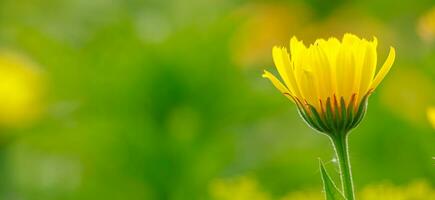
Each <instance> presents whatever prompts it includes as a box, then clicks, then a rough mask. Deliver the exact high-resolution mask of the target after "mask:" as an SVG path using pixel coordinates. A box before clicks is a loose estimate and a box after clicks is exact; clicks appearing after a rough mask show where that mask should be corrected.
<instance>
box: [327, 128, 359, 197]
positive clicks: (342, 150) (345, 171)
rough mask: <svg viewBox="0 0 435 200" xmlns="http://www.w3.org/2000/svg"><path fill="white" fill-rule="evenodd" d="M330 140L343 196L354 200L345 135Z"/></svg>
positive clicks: (338, 135)
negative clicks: (336, 162)
mask: <svg viewBox="0 0 435 200" xmlns="http://www.w3.org/2000/svg"><path fill="white" fill-rule="evenodd" d="M331 139H332V143H333V145H334V148H335V153H336V154H337V159H338V162H339V167H340V179H341V186H342V190H343V193H344V196H345V197H346V199H348V200H354V199H355V194H354V189H353V181H352V171H351V166H350V160H349V151H348V144H347V134H346V133H345V134H337V136H334V137H331Z"/></svg>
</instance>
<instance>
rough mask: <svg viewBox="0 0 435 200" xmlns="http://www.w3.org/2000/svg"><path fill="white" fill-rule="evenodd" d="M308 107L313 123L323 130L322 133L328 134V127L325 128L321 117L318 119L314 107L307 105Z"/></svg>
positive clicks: (318, 116)
mask: <svg viewBox="0 0 435 200" xmlns="http://www.w3.org/2000/svg"><path fill="white" fill-rule="evenodd" d="M308 107H309V108H310V112H311V114H312V116H313V121H314V122H315V123H316V124H317V125H319V127H320V128H321V129H323V131H322V132H324V133H330V132H331V131H330V130H329V129H328V127H327V126H326V124H325V122H323V120H322V117H320V115H319V113H318V112H317V110H316V108H314V106H312V105H310V104H308Z"/></svg>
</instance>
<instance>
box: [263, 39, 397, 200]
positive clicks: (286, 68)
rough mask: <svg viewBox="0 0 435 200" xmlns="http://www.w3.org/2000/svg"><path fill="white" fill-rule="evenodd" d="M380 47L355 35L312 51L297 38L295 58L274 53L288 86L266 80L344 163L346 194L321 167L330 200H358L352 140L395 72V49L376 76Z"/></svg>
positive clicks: (279, 50) (293, 50)
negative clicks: (378, 92) (386, 79)
mask: <svg viewBox="0 0 435 200" xmlns="http://www.w3.org/2000/svg"><path fill="white" fill-rule="evenodd" d="M376 47H377V39H376V38H373V40H372V41H368V40H365V39H360V38H358V37H357V36H355V35H352V34H345V35H344V36H343V39H342V40H341V41H339V40H338V39H336V38H329V39H328V40H324V39H318V40H316V42H315V43H314V44H311V45H310V46H309V47H306V46H305V45H304V44H303V42H302V41H299V40H298V39H296V37H293V38H292V39H291V40H290V54H291V56H290V55H289V52H288V51H287V49H286V48H281V47H274V48H273V60H274V62H275V65H276V68H277V70H278V73H279V74H280V75H281V78H282V80H283V81H284V83H282V82H281V81H280V80H278V79H277V78H276V77H275V76H274V75H272V74H271V73H269V72H268V71H264V74H263V77H265V78H268V79H270V81H271V82H272V83H273V85H275V87H276V88H278V90H279V91H281V93H282V94H284V95H285V96H287V97H288V98H289V99H291V100H292V101H293V102H295V103H296V105H297V107H298V110H299V113H300V115H301V116H302V118H303V119H304V120H305V121H306V122H307V124H308V125H309V126H311V127H312V128H314V129H316V130H318V131H320V132H323V133H325V134H326V135H327V136H329V138H330V139H331V141H332V143H333V145H334V148H335V152H336V156H337V159H338V161H339V167H340V178H341V182H342V191H339V190H338V189H337V188H336V187H335V185H334V184H333V182H332V180H331V179H330V178H329V176H328V174H327V173H326V170H325V169H324V167H323V164H322V162H320V166H321V169H322V170H321V174H322V179H323V183H324V190H325V195H326V196H327V199H328V198H329V197H330V196H331V195H332V196H342V198H339V199H344V198H346V199H347V200H354V199H355V194H354V189H353V181H352V173H351V167H350V160H349V153H348V145H347V135H348V132H349V131H350V130H351V129H353V128H355V127H356V126H357V125H358V124H359V123H360V122H361V120H362V118H363V117H364V114H365V112H366V109H367V99H368V97H369V96H370V94H371V93H372V92H373V90H375V89H376V87H377V86H378V85H379V83H380V82H381V81H382V80H383V79H384V77H385V75H387V73H388V72H389V71H390V69H391V66H392V65H393V62H394V58H395V50H394V48H393V47H391V48H390V53H389V55H388V57H387V60H386V61H385V62H384V64H383V65H382V67H381V68H380V70H379V71H378V72H377V73H376V71H377V70H376V65H377V53H376ZM342 193H343V194H342Z"/></svg>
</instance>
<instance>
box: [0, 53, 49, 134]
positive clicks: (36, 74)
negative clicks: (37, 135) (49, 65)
mask: <svg viewBox="0 0 435 200" xmlns="http://www.w3.org/2000/svg"><path fill="white" fill-rule="evenodd" d="M43 88H44V81H43V78H42V75H41V72H40V71H39V69H38V68H37V67H36V65H35V64H33V63H32V62H30V61H28V60H27V59H25V58H24V57H22V56H20V55H17V54H13V53H10V52H8V51H5V50H1V51H0V127H3V128H4V127H17V126H23V125H26V124H28V123H29V122H31V121H32V120H34V119H35V118H36V117H38V116H39V115H40V113H41V110H42V109H41V108H42V104H41V103H42V102H41V101H42V99H41V98H42V94H43Z"/></svg>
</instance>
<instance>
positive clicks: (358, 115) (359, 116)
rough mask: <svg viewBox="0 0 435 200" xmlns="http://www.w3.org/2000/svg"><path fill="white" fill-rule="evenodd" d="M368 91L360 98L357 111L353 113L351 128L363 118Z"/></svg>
mask: <svg viewBox="0 0 435 200" xmlns="http://www.w3.org/2000/svg"><path fill="white" fill-rule="evenodd" d="M369 95H370V93H368V94H366V95H365V96H364V97H363V98H362V99H361V103H360V106H359V108H358V111H357V113H356V115H355V119H354V121H353V123H352V125H351V127H350V128H351V129H352V128H355V127H356V126H358V124H359V123H360V122H361V120H362V119H363V118H364V115H365V113H366V111H367V104H368V97H369Z"/></svg>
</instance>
